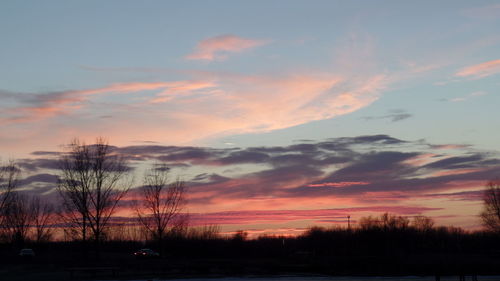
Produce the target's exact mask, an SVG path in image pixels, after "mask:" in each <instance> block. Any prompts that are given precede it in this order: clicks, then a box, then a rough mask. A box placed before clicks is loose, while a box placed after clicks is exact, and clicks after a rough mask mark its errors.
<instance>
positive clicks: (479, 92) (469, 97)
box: [442, 91, 488, 102]
mask: <svg viewBox="0 0 500 281" xmlns="http://www.w3.org/2000/svg"><path fill="white" fill-rule="evenodd" d="M487 94H488V93H486V92H483V91H477V92H473V93H470V94H468V95H466V96H461V97H455V98H450V99H442V101H450V102H463V101H467V100H469V99H472V98H477V97H480V96H484V95H487Z"/></svg>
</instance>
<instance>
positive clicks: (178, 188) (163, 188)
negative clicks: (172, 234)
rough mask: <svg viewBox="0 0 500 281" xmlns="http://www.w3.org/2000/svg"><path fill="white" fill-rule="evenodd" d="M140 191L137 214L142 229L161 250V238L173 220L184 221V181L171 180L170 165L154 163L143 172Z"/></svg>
mask: <svg viewBox="0 0 500 281" xmlns="http://www.w3.org/2000/svg"><path fill="white" fill-rule="evenodd" d="M143 183H144V186H143V187H142V189H141V191H140V199H139V204H137V206H136V212H137V216H138V218H139V221H140V222H141V224H142V226H143V227H144V229H145V230H146V231H147V233H149V234H150V235H151V237H152V238H153V239H154V240H156V241H157V242H158V246H159V248H160V254H161V252H162V241H163V240H164V238H165V236H166V234H167V233H168V231H169V227H170V228H171V229H172V228H175V223H176V222H181V223H184V224H185V220H183V219H182V218H181V211H182V210H183V208H184V206H185V204H186V200H185V198H184V193H185V185H184V182H182V181H180V180H178V179H177V180H175V181H174V182H170V179H169V169H168V168H167V167H166V166H165V165H154V166H153V167H152V168H151V169H149V170H148V171H147V172H146V174H145V176H144V181H143Z"/></svg>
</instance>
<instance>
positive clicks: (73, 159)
mask: <svg viewBox="0 0 500 281" xmlns="http://www.w3.org/2000/svg"><path fill="white" fill-rule="evenodd" d="M127 173H128V167H127V166H126V163H125V162H124V160H123V159H122V158H120V157H119V156H118V155H115V154H114V153H113V152H112V149H111V147H110V146H109V145H108V143H107V141H106V140H105V139H103V138H97V139H96V142H95V144H92V145H86V144H85V143H84V142H81V141H79V140H78V139H75V140H73V141H72V142H71V143H70V144H69V151H68V153H65V154H64V155H63V157H62V159H61V176H60V180H59V183H58V190H59V194H60V195H61V198H62V207H63V211H62V214H63V218H64V219H65V221H66V222H67V223H70V224H71V225H72V226H73V227H76V228H77V229H78V230H79V233H80V238H81V239H82V241H84V242H85V241H87V239H88V238H89V234H90V235H91V236H90V237H91V238H92V239H93V241H94V242H95V246H96V253H97V255H99V244H100V241H102V240H103V238H104V234H105V230H106V227H107V226H108V222H109V219H110V217H111V216H112V215H113V213H114V212H115V210H116V206H117V204H118V202H119V201H120V200H121V199H122V198H123V196H124V195H125V194H126V193H127V191H128V189H129V187H130V184H131V183H130V182H126V180H127V177H126V175H127Z"/></svg>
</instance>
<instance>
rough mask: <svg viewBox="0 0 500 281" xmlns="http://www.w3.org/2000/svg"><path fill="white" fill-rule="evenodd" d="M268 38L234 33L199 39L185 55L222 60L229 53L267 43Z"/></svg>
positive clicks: (195, 58)
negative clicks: (192, 49)
mask: <svg viewBox="0 0 500 281" xmlns="http://www.w3.org/2000/svg"><path fill="white" fill-rule="evenodd" d="M268 42H269V40H260V39H248V38H242V37H239V36H236V35H231V34H227V35H220V36H216V37H211V38H208V39H204V40H202V41H200V42H199V43H198V44H197V45H196V47H195V49H194V51H193V52H192V53H191V54H189V55H187V56H186V59H190V60H206V61H213V60H223V59H226V58H227V56H228V55H229V54H230V53H239V52H242V51H245V50H248V49H251V48H255V47H258V46H262V45H264V44H267V43H268Z"/></svg>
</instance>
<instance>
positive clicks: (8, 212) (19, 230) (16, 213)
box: [3, 192, 33, 246]
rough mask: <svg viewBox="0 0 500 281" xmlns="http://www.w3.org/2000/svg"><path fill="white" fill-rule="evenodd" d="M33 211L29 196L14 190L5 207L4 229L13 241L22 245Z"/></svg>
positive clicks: (26, 235)
mask: <svg viewBox="0 0 500 281" xmlns="http://www.w3.org/2000/svg"><path fill="white" fill-rule="evenodd" d="M32 218H33V213H32V210H31V206H30V203H29V198H28V196H26V195H24V194H20V193H18V192H12V193H11V194H10V199H9V202H8V204H7V206H6V207H5V221H4V225H3V227H4V229H5V230H6V231H7V237H8V239H9V240H10V241H11V242H14V243H16V244H18V245H20V246H22V245H23V243H24V242H25V241H26V239H27V237H28V232H29V229H30V223H31V222H32Z"/></svg>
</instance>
